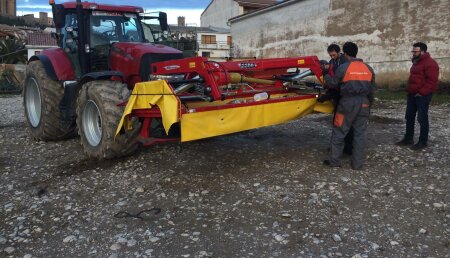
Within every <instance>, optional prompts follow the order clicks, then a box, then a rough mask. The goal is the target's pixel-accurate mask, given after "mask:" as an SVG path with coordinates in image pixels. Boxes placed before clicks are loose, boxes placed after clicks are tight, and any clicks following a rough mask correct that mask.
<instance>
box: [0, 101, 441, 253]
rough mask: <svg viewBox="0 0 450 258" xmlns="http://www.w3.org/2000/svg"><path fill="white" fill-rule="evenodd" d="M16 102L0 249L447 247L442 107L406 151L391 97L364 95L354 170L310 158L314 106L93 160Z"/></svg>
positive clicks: (3, 121)
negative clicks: (37, 135) (364, 135)
mask: <svg viewBox="0 0 450 258" xmlns="http://www.w3.org/2000/svg"><path fill="white" fill-rule="evenodd" d="M22 109H23V108H22V104H21V98H20V97H17V96H14V97H11V96H10V97H3V98H0V144H1V152H0V192H1V196H0V216H1V220H0V257H27V258H28V257H355V258H356V257H450V255H449V254H450V238H449V235H450V228H449V219H450V213H449V197H450V194H449V193H450V189H449V172H450V169H449V166H450V156H449V155H450V154H449V153H450V122H449V119H448V117H449V114H448V112H449V106H448V105H445V106H433V107H432V108H431V110H430V117H431V139H430V147H429V148H427V149H426V150H423V151H420V152H413V151H411V150H409V149H408V148H401V147H397V146H395V145H393V144H392V143H393V142H395V141H396V140H399V139H400V138H401V136H402V133H403V130H404V124H403V116H404V109H405V105H404V103H396V102H380V101H379V102H377V104H376V105H375V108H374V110H373V116H372V119H371V123H370V126H369V130H368V139H369V144H368V157H367V161H366V166H365V169H364V170H363V171H354V170H351V169H350V165H349V159H348V157H345V158H344V167H343V168H328V167H324V166H322V165H321V163H322V160H323V158H324V157H325V155H326V149H327V145H328V142H329V136H330V132H331V130H330V129H331V128H330V123H331V122H330V120H331V118H330V116H326V115H321V114H317V115H311V116H308V117H306V118H304V119H300V120H298V121H294V122H291V123H288V124H285V125H280V126H273V127H268V128H261V129H258V130H252V131H248V132H243V133H238V134H233V135H228V136H224V137H216V138H212V139H207V140H200V141H196V142H190V143H185V144H182V145H181V148H180V145H179V144H177V143H169V144H161V145H157V146H153V147H150V148H145V149H142V150H141V151H140V152H139V153H136V154H135V155H133V156H131V157H128V158H123V159H119V160H112V161H102V162H93V161H91V160H87V159H86V158H85V156H84V155H83V153H82V150H81V147H80V144H79V139H78V138H75V139H72V140H68V141H63V142H35V141H33V140H32V139H31V138H30V136H29V134H28V132H27V128H26V124H25V120H24V118H23V110H22ZM146 210H147V211H146ZM119 212H126V213H119ZM139 212H141V213H140V217H141V218H136V217H132V216H130V217H124V218H117V217H120V215H123V214H130V215H135V214H137V213H139ZM118 215H119V216H118Z"/></svg>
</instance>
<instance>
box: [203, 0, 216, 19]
mask: <svg viewBox="0 0 450 258" xmlns="http://www.w3.org/2000/svg"><path fill="white" fill-rule="evenodd" d="M213 2H214V0H211V2H209V4H208V6H207V7H206V8H205V10H203V12H202V14H200V18H201V17H202V16H203V14H204V13H205V12H206V10H208V8H209V7H210V6H211V4H212V3H213ZM200 23H201V22H200Z"/></svg>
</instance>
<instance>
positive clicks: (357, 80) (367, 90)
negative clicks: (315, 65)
mask: <svg viewBox="0 0 450 258" xmlns="http://www.w3.org/2000/svg"><path fill="white" fill-rule="evenodd" d="M324 79H325V86H326V87H327V88H330V89H337V90H339V91H340V95H341V96H342V97H352V96H354V97H356V96H359V97H367V98H369V99H371V98H372V97H373V93H374V90H375V73H374V71H373V69H372V67H370V66H369V65H367V64H366V63H364V62H363V61H362V60H361V59H356V58H355V59H352V60H350V61H349V62H347V63H344V64H342V65H341V66H339V68H338V69H337V70H336V73H335V74H334V76H330V75H325V77H324Z"/></svg>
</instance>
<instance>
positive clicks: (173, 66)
mask: <svg viewBox="0 0 450 258" xmlns="http://www.w3.org/2000/svg"><path fill="white" fill-rule="evenodd" d="M179 68H180V66H179V65H169V66H164V69H166V71H170V70H175V69H179Z"/></svg>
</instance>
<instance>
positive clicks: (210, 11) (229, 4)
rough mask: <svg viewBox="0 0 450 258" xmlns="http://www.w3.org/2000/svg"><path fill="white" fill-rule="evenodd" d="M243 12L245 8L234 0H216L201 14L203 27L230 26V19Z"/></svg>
mask: <svg viewBox="0 0 450 258" xmlns="http://www.w3.org/2000/svg"><path fill="white" fill-rule="evenodd" d="M240 10H241V11H240ZM242 13H243V8H242V7H240V6H239V4H238V3H237V2H235V1H233V0H214V1H213V2H212V3H211V5H210V6H209V7H208V8H207V9H206V10H205V11H204V13H203V14H202V15H201V17H200V24H201V27H209V26H213V27H218V28H230V26H228V24H227V22H228V20H229V19H230V18H231V17H236V16H238V15H240V14H242Z"/></svg>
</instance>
